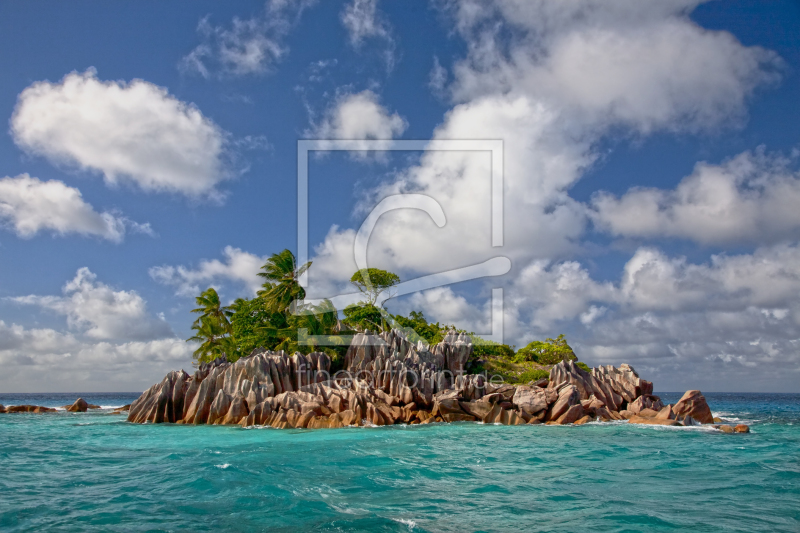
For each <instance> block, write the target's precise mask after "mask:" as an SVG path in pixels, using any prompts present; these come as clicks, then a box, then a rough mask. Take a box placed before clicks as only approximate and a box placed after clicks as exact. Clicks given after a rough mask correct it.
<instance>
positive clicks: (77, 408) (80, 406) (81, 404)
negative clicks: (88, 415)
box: [67, 398, 89, 413]
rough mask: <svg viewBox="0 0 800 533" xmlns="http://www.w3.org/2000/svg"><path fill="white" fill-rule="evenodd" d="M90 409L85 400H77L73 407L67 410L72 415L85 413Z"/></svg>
mask: <svg viewBox="0 0 800 533" xmlns="http://www.w3.org/2000/svg"><path fill="white" fill-rule="evenodd" d="M88 409H89V404H88V403H86V400H84V399H83V398H78V399H77V400H75V403H73V404H72V405H71V406H69V407H68V408H67V411H69V412H70V413H85V412H86V411H87V410H88Z"/></svg>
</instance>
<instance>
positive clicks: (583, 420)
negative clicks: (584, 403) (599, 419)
mask: <svg viewBox="0 0 800 533" xmlns="http://www.w3.org/2000/svg"><path fill="white" fill-rule="evenodd" d="M591 421H592V417H591V416H589V415H585V416H584V417H583V418H579V419H578V420H576V421H575V422H573V424H575V425H576V426H582V425H583V424H586V423H587V422H591Z"/></svg>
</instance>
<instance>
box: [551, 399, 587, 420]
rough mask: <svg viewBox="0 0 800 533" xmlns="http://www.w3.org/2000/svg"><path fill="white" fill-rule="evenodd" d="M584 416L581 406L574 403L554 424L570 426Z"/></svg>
mask: <svg viewBox="0 0 800 533" xmlns="http://www.w3.org/2000/svg"><path fill="white" fill-rule="evenodd" d="M583 416H584V410H583V406H582V405H581V404H580V403H576V404H575V405H573V406H571V407H570V408H569V409H567V412H566V413H564V414H563V415H561V416H560V417H558V419H557V420H556V422H558V423H559V424H572V423H574V422H575V421H577V420H580V419H581V418H583Z"/></svg>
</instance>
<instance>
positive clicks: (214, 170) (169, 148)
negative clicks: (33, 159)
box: [11, 69, 230, 197]
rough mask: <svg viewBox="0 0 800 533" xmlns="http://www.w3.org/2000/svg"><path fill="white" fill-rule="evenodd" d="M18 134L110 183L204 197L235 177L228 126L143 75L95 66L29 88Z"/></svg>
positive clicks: (22, 99) (17, 115)
mask: <svg viewBox="0 0 800 533" xmlns="http://www.w3.org/2000/svg"><path fill="white" fill-rule="evenodd" d="M11 134H12V137H13V138H14V142H16V144H17V145H18V146H19V147H20V148H22V149H23V150H25V151H26V152H28V153H31V154H36V155H41V156H44V157H46V158H47V159H48V160H50V161H51V162H53V163H56V164H62V165H67V166H74V167H77V168H79V169H84V170H89V171H93V172H98V173H100V174H102V175H103V178H104V179H105V181H106V183H108V184H110V185H116V184H118V183H120V182H130V183H133V184H135V185H137V186H138V187H140V188H142V189H143V190H145V191H154V192H172V193H181V194H185V195H187V196H191V197H200V196H207V195H214V194H216V190H215V186H216V185H217V184H218V183H219V182H220V181H222V180H224V179H226V178H228V177H230V172H229V171H228V170H226V166H225V163H224V156H225V153H224V152H225V144H226V133H225V132H224V131H223V130H221V129H220V128H219V127H218V126H217V125H216V124H214V122H212V121H211V120H210V119H208V118H207V117H205V116H204V115H203V114H202V113H201V112H200V110H199V109H197V108H196V107H195V106H193V105H191V104H187V103H185V102H182V101H180V100H178V99H177V98H175V97H174V96H172V95H170V94H169V93H168V91H167V90H166V89H165V88H163V87H159V86H157V85H154V84H152V83H148V82H146V81H143V80H133V81H131V82H129V83H126V82H122V81H101V80H99V79H98V78H97V74H96V72H95V70H94V69H89V70H87V71H86V72H84V73H78V72H73V73H71V74H68V75H66V76H65V77H64V78H63V79H62V80H61V81H60V82H58V83H52V82H49V81H41V82H37V83H34V84H33V85H31V86H30V87H28V88H26V89H25V90H24V91H22V93H21V94H20V95H19V98H18V101H17V105H16V107H15V109H14V114H13V116H12V117H11Z"/></svg>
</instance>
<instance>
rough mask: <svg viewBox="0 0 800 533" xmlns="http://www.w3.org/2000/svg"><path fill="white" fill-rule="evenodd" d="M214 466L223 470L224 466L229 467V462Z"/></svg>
mask: <svg viewBox="0 0 800 533" xmlns="http://www.w3.org/2000/svg"><path fill="white" fill-rule="evenodd" d="M214 466H216V467H217V468H221V469H223V470H225V469H226V468H229V467H230V466H231V464H230V463H225V464H224V465H214Z"/></svg>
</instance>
